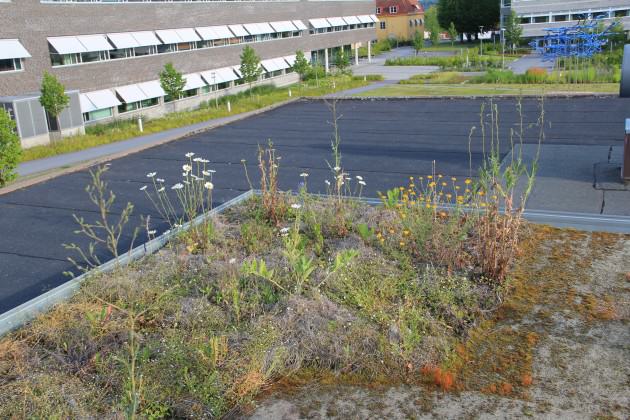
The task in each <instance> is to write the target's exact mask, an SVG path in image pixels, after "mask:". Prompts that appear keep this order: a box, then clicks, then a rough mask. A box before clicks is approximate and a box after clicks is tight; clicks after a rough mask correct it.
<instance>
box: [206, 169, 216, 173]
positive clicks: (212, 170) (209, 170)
mask: <svg viewBox="0 0 630 420" xmlns="http://www.w3.org/2000/svg"><path fill="white" fill-rule="evenodd" d="M208 172H210V173H211V174H215V173H217V171H215V170H214V169H208Z"/></svg>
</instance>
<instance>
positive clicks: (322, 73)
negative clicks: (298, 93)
mask: <svg viewBox="0 0 630 420" xmlns="http://www.w3.org/2000/svg"><path fill="white" fill-rule="evenodd" d="M324 78H326V69H324V66H320V65H317V64H316V65H312V66H310V67H309V68H308V70H307V72H306V75H305V76H304V80H322V79H324Z"/></svg>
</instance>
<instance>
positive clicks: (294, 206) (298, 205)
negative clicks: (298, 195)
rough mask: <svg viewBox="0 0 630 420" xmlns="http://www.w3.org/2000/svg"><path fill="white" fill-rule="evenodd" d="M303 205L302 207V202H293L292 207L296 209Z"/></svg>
mask: <svg viewBox="0 0 630 420" xmlns="http://www.w3.org/2000/svg"><path fill="white" fill-rule="evenodd" d="M301 207H302V205H301V204H297V203H296V204H291V208H292V209H296V210H297V209H299V208H301Z"/></svg>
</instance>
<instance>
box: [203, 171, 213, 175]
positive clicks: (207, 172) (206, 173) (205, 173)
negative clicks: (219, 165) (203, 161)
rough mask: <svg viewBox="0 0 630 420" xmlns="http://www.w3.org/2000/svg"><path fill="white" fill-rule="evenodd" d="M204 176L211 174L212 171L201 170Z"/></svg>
mask: <svg viewBox="0 0 630 420" xmlns="http://www.w3.org/2000/svg"><path fill="white" fill-rule="evenodd" d="M201 173H202V175H203V176H210V173H211V172H210V171H201Z"/></svg>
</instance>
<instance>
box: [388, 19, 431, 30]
mask: <svg viewBox="0 0 630 420" xmlns="http://www.w3.org/2000/svg"><path fill="white" fill-rule="evenodd" d="M417 26H422V19H409V27H410V28H413V27H417ZM380 28H381V29H387V24H386V22H385V21H384V20H382V21H381V22H380Z"/></svg>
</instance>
